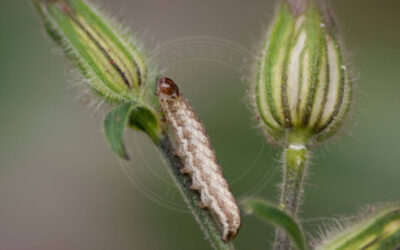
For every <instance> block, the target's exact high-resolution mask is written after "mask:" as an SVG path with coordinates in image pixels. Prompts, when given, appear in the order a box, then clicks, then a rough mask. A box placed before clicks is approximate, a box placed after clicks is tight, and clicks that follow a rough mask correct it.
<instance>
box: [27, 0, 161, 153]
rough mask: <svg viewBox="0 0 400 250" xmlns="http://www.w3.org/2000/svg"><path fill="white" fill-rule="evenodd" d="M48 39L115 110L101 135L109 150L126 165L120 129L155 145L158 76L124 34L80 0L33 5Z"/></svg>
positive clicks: (157, 135) (48, 0)
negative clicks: (142, 135) (135, 131)
mask: <svg viewBox="0 0 400 250" xmlns="http://www.w3.org/2000/svg"><path fill="white" fill-rule="evenodd" d="M32 1H33V3H34V5H35V7H36V9H37V10H38V12H39V14H40V16H41V18H42V20H43V22H44V26H45V28H46V30H47V33H48V34H49V35H50V37H51V38H53V40H54V41H55V42H56V43H57V44H58V45H59V46H60V47H62V48H63V49H64V51H65V54H66V55H67V57H68V58H69V59H70V60H71V61H72V62H73V63H74V64H75V66H76V67H77V68H78V69H79V70H80V71H81V73H82V75H83V77H84V78H85V80H86V81H85V83H87V84H88V85H89V87H90V88H91V89H93V90H94V92H96V93H97V94H98V95H99V96H100V97H101V98H102V99H105V100H107V101H109V102H112V103H117V104H120V106H119V107H117V108H116V109H114V110H112V111H111V112H109V114H108V115H107V117H106V119H105V121H104V131H105V134H106V137H107V140H108V142H109V143H110V145H111V148H112V150H113V151H114V152H116V153H117V154H118V155H119V156H121V157H123V158H125V159H128V154H127V152H126V150H125V147H124V144H123V132H124V128H125V127H127V126H129V127H131V128H135V129H138V130H141V131H143V132H145V133H146V134H147V135H148V136H149V137H150V138H151V139H152V140H153V141H154V142H155V143H156V144H159V143H160V142H161V138H162V137H163V123H162V121H161V114H160V112H159V107H158V100H157V96H156V95H155V90H156V88H155V87H156V77H157V74H156V72H155V71H154V70H152V67H150V66H149V63H148V61H147V60H146V59H145V57H144V56H143V52H142V51H140V50H139V49H138V46H137V42H133V41H132V40H131V39H130V38H129V36H128V35H127V34H124V33H123V32H121V31H120V30H119V29H118V27H116V25H115V23H112V22H111V21H110V20H108V19H107V18H105V17H104V16H102V15H100V14H99V12H98V11H95V9H94V8H93V7H92V6H90V5H89V4H87V3H86V2H85V1H84V0H32Z"/></svg>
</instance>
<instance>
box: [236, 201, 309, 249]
mask: <svg viewBox="0 0 400 250" xmlns="http://www.w3.org/2000/svg"><path fill="white" fill-rule="evenodd" d="M242 206H243V208H244V210H245V212H246V213H247V214H254V215H256V216H257V217H259V218H260V219H262V220H264V221H265V222H268V223H271V224H273V225H274V226H276V227H278V228H280V229H282V230H284V231H285V232H286V233H287V234H288V235H289V237H290V238H291V239H292V241H293V243H294V245H295V246H296V247H297V249H300V250H305V249H307V245H306V241H305V237H304V234H303V231H302V229H301V227H300V225H299V224H298V223H297V222H296V221H295V220H294V219H293V218H292V217H291V216H290V215H289V214H287V213H286V212H284V211H282V210H281V209H279V208H277V207H275V206H274V205H271V204H270V203H268V202H266V201H264V200H261V199H255V198H251V199H246V200H244V201H243V202H242Z"/></svg>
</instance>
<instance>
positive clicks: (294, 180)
mask: <svg viewBox="0 0 400 250" xmlns="http://www.w3.org/2000/svg"><path fill="white" fill-rule="evenodd" d="M302 138H304V137H302V136H300V137H299V136H298V134H297V135H296V136H291V137H289V144H288V146H287V148H286V149H285V150H284V152H283V159H284V168H283V184H282V191H281V197H280V207H281V208H282V209H285V210H286V211H287V212H289V213H291V214H292V215H293V217H295V218H296V216H297V211H298V208H299V205H300V202H301V199H302V197H303V193H304V190H303V182H304V177H305V174H306V169H307V166H308V159H309V155H310V153H309V150H308V148H307V146H306V144H305V143H304V141H305V140H303V139H302ZM290 248H291V244H290V239H289V237H288V236H287V235H286V234H285V233H284V232H283V231H281V230H277V231H276V234H275V243H274V249H275V250H288V249H290Z"/></svg>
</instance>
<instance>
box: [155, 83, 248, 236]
mask: <svg viewBox="0 0 400 250" xmlns="http://www.w3.org/2000/svg"><path fill="white" fill-rule="evenodd" d="M157 94H158V99H159V103H160V106H161V109H162V111H163V112H164V114H165V118H166V120H167V122H168V123H169V124H170V126H171V127H172V129H173V131H174V133H175V137H176V138H175V139H176V141H177V144H178V154H179V156H180V157H181V158H182V160H183V163H184V167H183V168H182V169H181V171H182V173H185V174H188V175H190V176H191V179H192V186H191V188H192V189H194V190H197V191H199V193H200V200H201V204H199V206H200V207H201V208H208V209H209V210H211V211H212V212H213V213H214V214H215V215H216V216H217V218H218V220H219V222H220V224H221V225H222V229H223V232H222V234H223V235H222V239H223V240H225V241H228V240H230V239H232V238H234V237H235V236H236V234H237V232H238V230H239V228H240V224H241V217H240V210H239V207H238V206H237V204H236V201H235V198H234V197H233V195H232V193H231V192H230V190H229V186H228V183H227V182H226V180H225V178H224V177H223V174H222V171H221V167H220V166H219V165H218V162H217V157H216V154H215V152H214V150H213V149H212V147H211V144H210V140H209V139H208V136H207V134H206V131H205V128H204V125H203V124H202V123H201V121H200V119H199V118H198V116H197V114H196V113H195V112H194V111H193V109H192V107H191V106H190V104H189V103H188V102H187V101H186V100H185V99H184V97H182V96H181V95H180V93H179V88H178V86H177V85H176V84H175V83H174V82H173V81H172V80H171V79H169V78H160V79H159V80H158V83H157Z"/></svg>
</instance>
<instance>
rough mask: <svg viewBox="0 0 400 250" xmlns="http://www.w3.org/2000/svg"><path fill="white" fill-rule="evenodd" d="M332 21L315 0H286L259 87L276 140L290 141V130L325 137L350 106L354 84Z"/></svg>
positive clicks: (268, 129)
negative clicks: (295, 4)
mask: <svg viewBox="0 0 400 250" xmlns="http://www.w3.org/2000/svg"><path fill="white" fill-rule="evenodd" d="M293 2H296V3H297V4H298V2H301V3H302V6H294V3H293ZM332 23H333V22H332V20H331V19H330V17H329V15H328V14H326V15H325V13H324V12H323V11H322V8H321V6H319V4H318V1H316V0H308V1H290V0H288V1H283V3H282V4H281V6H280V8H279V10H278V13H277V15H276V17H275V19H274V21H273V24H272V26H271V28H270V31H269V34H268V39H267V41H266V43H265V45H264V48H263V52H262V56H261V58H260V61H259V66H258V67H259V68H258V76H257V82H256V87H255V99H256V107H257V111H258V113H259V116H260V118H261V120H262V122H263V124H264V125H265V130H266V132H267V134H268V138H270V139H271V140H272V141H274V142H276V143H279V144H283V143H287V141H286V140H287V139H288V134H290V132H291V131H296V134H299V132H300V133H302V134H304V135H308V137H309V139H311V140H313V141H315V142H322V141H324V140H326V139H328V138H329V137H331V136H333V135H335V134H336V132H337V130H338V129H339V128H340V126H341V125H342V123H343V121H344V119H345V117H346V115H347V113H348V111H349V109H350V103H351V99H352V85H351V83H350V82H349V80H348V77H347V75H348V72H347V69H346V66H345V63H344V60H343V57H342V52H341V49H340V46H339V43H338V40H337V38H336V37H335V32H334V27H333V24H332Z"/></svg>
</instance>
